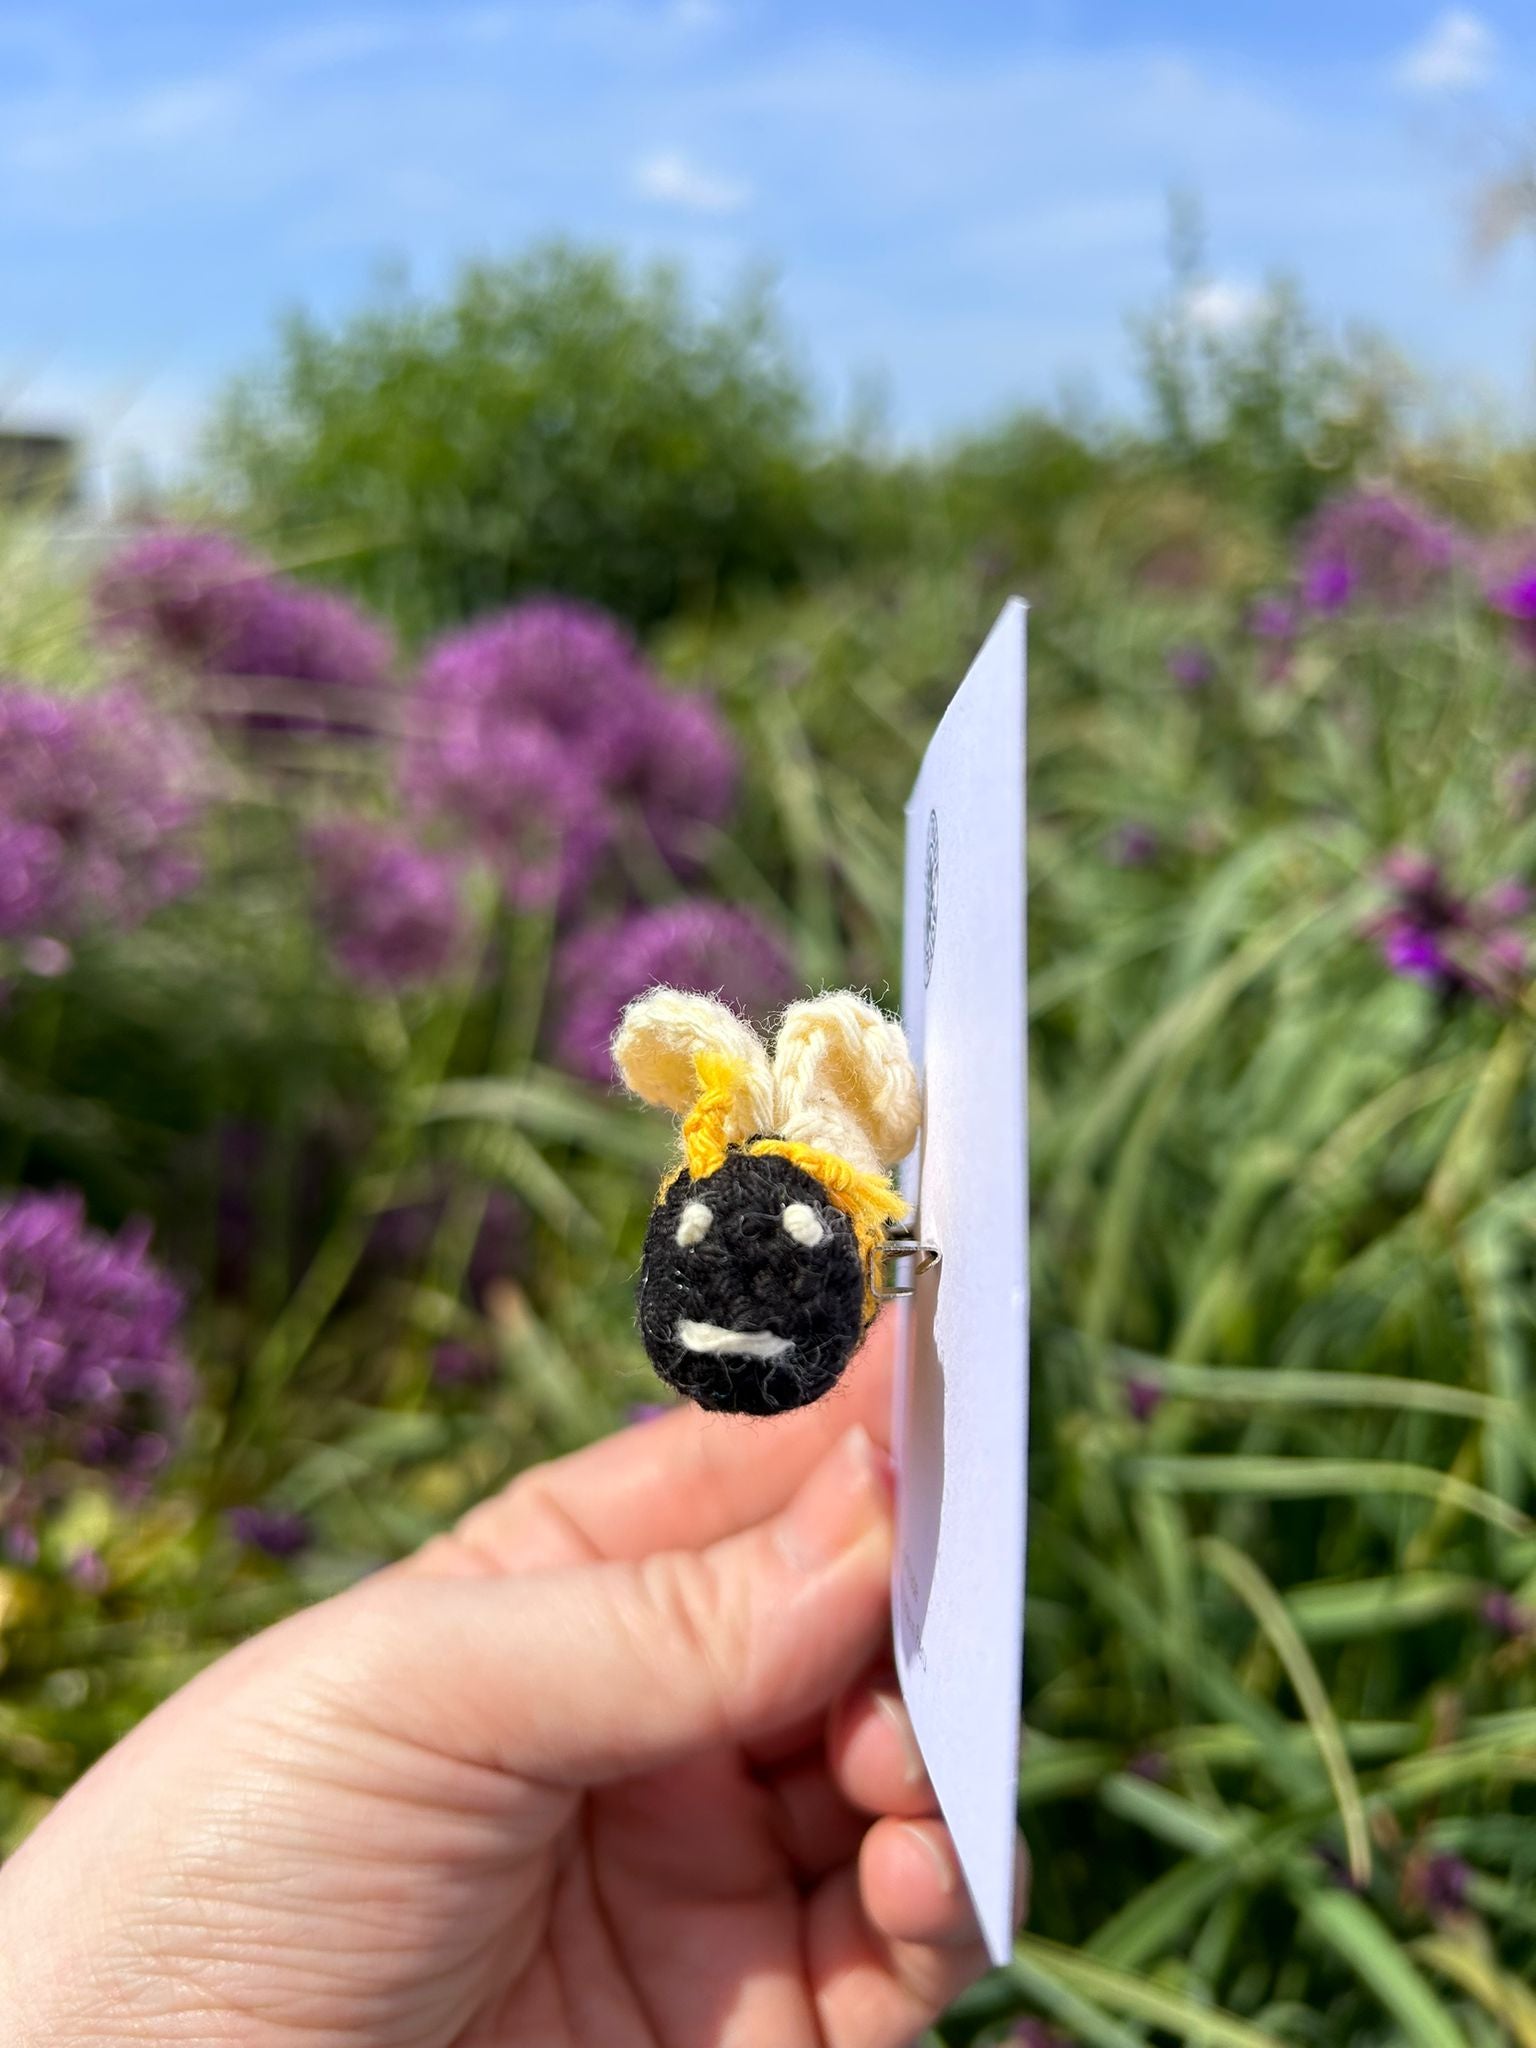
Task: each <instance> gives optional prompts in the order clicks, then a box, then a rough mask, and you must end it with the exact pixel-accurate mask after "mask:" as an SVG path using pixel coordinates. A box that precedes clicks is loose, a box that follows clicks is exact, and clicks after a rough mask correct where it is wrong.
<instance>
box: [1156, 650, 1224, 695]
mask: <svg viewBox="0 0 1536 2048" xmlns="http://www.w3.org/2000/svg"><path fill="white" fill-rule="evenodd" d="M1164 659H1165V661H1166V664H1167V668H1168V673H1169V675H1171V676H1172V677H1173V680H1174V681H1175V682H1176V683H1177V684H1178V686H1179V688H1180V689H1181V690H1191V691H1193V690H1203V689H1204V688H1205V687H1206V686H1207V684H1209V683H1211V682H1213V681H1214V680H1215V676H1216V662H1215V659H1214V657H1213V656H1212V654H1211V651H1210V649H1209V648H1208V647H1202V646H1201V645H1200V643H1199V641H1197V640H1189V641H1185V642H1184V644H1183V645H1182V646H1179V647H1170V648H1169V650H1168V652H1167V654H1166V656H1165V657H1164Z"/></svg>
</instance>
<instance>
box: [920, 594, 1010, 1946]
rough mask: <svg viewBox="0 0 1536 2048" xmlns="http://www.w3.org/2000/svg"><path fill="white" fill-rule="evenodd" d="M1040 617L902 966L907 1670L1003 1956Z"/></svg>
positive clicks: (933, 1762) (980, 710)
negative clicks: (917, 1252) (1027, 751)
mask: <svg viewBox="0 0 1536 2048" xmlns="http://www.w3.org/2000/svg"><path fill="white" fill-rule="evenodd" d="M1025 617H1026V613H1025V607H1024V605H1023V603H1022V602H1021V601H1020V600H1019V599H1017V598H1014V599H1010V601H1009V602H1008V604H1007V605H1006V606H1005V608H1004V610H1003V612H1002V614H1001V616H1000V617H999V619H998V621H997V623H996V625H995V626H994V627H993V629H992V631H991V633H990V634H989V635H988V637H987V640H986V643H985V644H984V646H983V647H982V649H981V652H980V653H979V654H978V655H977V657H976V660H975V662H974V663H973V664H972V666H971V669H970V672H969V673H968V674H967V676H966V678H965V681H964V682H963V683H962V684H961V686H960V688H959V690H958V691H957V692H956V693H955V696H954V698H953V699H952V701H951V703H950V705H949V708H948V710H947V711H946V712H945V714H944V717H943V720H942V721H941V723H940V725H939V727H938V730H937V731H936V732H935V734H934V736H933V739H932V741H931V742H930V744H929V747H928V751H927V753H926V754H925V755H924V757H923V763H922V767H921V769H920V770H919V773H918V778H917V782H916V784H915V786H914V788H913V791H912V796H911V800H910V802H909V803H908V806H907V835H906V874H905V931H904V944H903V967H902V992H903V1002H902V1015H903V1022H904V1024H905V1026H906V1031H907V1035H908V1039H909V1041H910V1043H911V1047H912V1055H913V1058H914V1060H915V1061H916V1063H917V1068H918V1072H919V1074H920V1075H921V1077H922V1083H923V1132H922V1137H921V1139H920V1141H919V1146H918V1149H917V1150H916V1151H915V1152H914V1154H913V1156H912V1158H911V1159H909V1160H908V1161H907V1164H906V1167H905V1169H904V1182H903V1185H904V1187H905V1190H906V1192H907V1194H908V1195H909V1197H911V1198H912V1199H913V1201H914V1203H915V1206H916V1215H915V1219H914V1225H913V1227H914V1230H915V1232H916V1234H917V1235H918V1236H920V1237H921V1238H923V1239H924V1240H925V1241H927V1242H929V1243H932V1244H934V1245H936V1246H937V1248H938V1250H939V1252H940V1255H941V1256H940V1260H939V1263H938V1264H937V1265H936V1266H935V1267H933V1268H932V1269H931V1270H929V1271H928V1272H926V1273H924V1274H922V1275H921V1276H920V1277H917V1278H916V1279H915V1280H914V1282H913V1287H914V1291H913V1294H912V1296H911V1298H910V1299H908V1300H905V1301H903V1302H902V1303H901V1306H900V1310H899V1315H900V1327H899V1331H898V1355H899V1358H900V1361H901V1365H900V1371H899V1374H898V1382H897V1396H896V1435H895V1442H896V1446H897V1551H896V1564H895V1571H894V1574H893V1579H892V1589H891V1599H892V1621H893V1626H894V1632H895V1642H896V1666H897V1672H898V1675H899V1677H900V1680H901V1687H902V1692H903V1695H904V1697H905V1699H906V1702H907V1706H908V1709H909V1711H910V1713H911V1716H912V1724H913V1727H914V1728H915V1730H916V1733H917V1739H918V1743H919V1745H920V1747H921V1749H922V1753H923V1759H924V1761H925V1763H926V1764H927V1766H928V1774H929V1777H930V1778H931V1780H932V1782H933V1787H934V1791H935V1792H936V1793H937V1795H938V1800H939V1804H940V1807H941V1808H942V1810H943V1814H944V1818H945V1820H946V1821H947V1822H948V1824H949V1828H950V1832H951V1834H952V1835H953V1837H954V1841H955V1847H956V1849H957V1851H958V1853H959V1857H960V1864H961V1868H962V1870H963V1872H964V1875H965V1880H966V1884H967V1886H968V1887H969V1889H970V1893H971V1897H972V1900H973V1902H974V1904H975V1907H976V1911H977V1916H978V1918H979V1920H980V1922H981V1927H982V1932H983V1934H984V1935H985V1937H986V1943H987V1947H988V1950H989V1951H990V1953H991V1955H992V1957H993V1960H994V1961H996V1962H999V1963H1001V1962H1005V1961H1006V1960H1007V1959H1008V1957H1009V1955H1010V1954H1011V1952H1012V1945H1013V1883H1014V1843H1015V1826H1016V1821H1015V1816H1016V1811H1017V1807H1016V1802H1017V1788H1018V1770H1019V1678H1020V1663H1021V1654H1022V1641H1023V1626H1024V1535H1025V1497H1026V1484H1025V1437H1026V1431H1027V1427H1028V1378H1029V1247H1028V1231H1029V1188H1028V1182H1029V1176H1028V1131H1027V1094H1026V1085H1025V1028H1026V1027H1025V948H1024V918H1025V909H1024V900H1025V899H1024V813H1025V795H1024V725H1025V702H1026V683H1025ZM894 1270H895V1277H896V1278H897V1279H898V1280H900V1281H905V1280H907V1279H908V1278H909V1277H911V1275H910V1266H909V1265H908V1264H907V1263H906V1262H897V1264H896V1266H895V1269H894Z"/></svg>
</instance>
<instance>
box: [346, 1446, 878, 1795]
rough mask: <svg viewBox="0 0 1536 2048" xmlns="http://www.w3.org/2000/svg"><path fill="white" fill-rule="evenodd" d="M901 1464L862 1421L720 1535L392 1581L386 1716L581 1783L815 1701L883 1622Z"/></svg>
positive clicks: (731, 1734) (753, 1728) (830, 1692)
mask: <svg viewBox="0 0 1536 2048" xmlns="http://www.w3.org/2000/svg"><path fill="white" fill-rule="evenodd" d="M889 1469H890V1468H889V1461H888V1460H887V1459H886V1458H885V1457H884V1455H883V1453H881V1452H880V1451H878V1450H877V1449H876V1448H875V1445H874V1444H873V1442H872V1441H871V1439H870V1437H869V1435H868V1432H867V1431H866V1430H864V1429H863V1428H862V1426H860V1427H856V1428H854V1429H851V1430H850V1431H849V1432H848V1434H847V1435H846V1436H845V1437H843V1438H842V1439H841V1441H840V1442H839V1443H838V1444H837V1445H836V1447H835V1448H834V1449H833V1450H832V1451H830V1452H829V1453H828V1455H827V1456H826V1458H825V1459H823V1461H822V1462H821V1463H820V1464H819V1465H818V1466H817V1467H816V1468H815V1469H814V1470H813V1471H812V1472H811V1474H810V1476H809V1477H808V1478H807V1479H806V1481H805V1482H804V1484H803V1485H802V1486H801V1488H800V1491H799V1492H798V1493H797V1494H796V1495H795V1496H794V1498H793V1499H792V1500H791V1501H790V1502H789V1504H788V1506H787V1507H785V1508H784V1509H783V1511H782V1512H781V1513H779V1514H777V1515H775V1516H774V1517H772V1518H771V1519H770V1520H769V1521H766V1522H763V1523H760V1524H759V1525H758V1526H757V1527H756V1528H754V1529H750V1530H747V1531H746V1532H745V1533H743V1534H741V1535H737V1536H732V1537H729V1538H727V1539H726V1540H724V1541H723V1542H720V1543H717V1544H715V1545H713V1546H712V1547H710V1548H708V1549H705V1550H699V1551H684V1550H674V1551H662V1552H659V1553H658V1554H657V1555H655V1556H652V1557H647V1558H642V1559H639V1560H637V1561H634V1562H624V1563H603V1564H593V1565H581V1566H576V1567H574V1568H572V1569H570V1570H565V1571H553V1572H546V1573H539V1574H535V1575H532V1576H529V1577H526V1578H508V1579H496V1578H484V1579H480V1578H465V1579H449V1580H441V1579H434V1580H428V1579H401V1580H398V1581H396V1582H395V1583H394V1584H393V1585H392V1586H390V1587H388V1588H387V1589H386V1588H384V1587H382V1586H381V1587H380V1588H379V1590H380V1592H381V1593H386V1594H387V1598H388V1601H389V1602H390V1604H391V1607H392V1614H391V1615H389V1616H384V1615H381V1616H380V1617H378V1619H379V1620H380V1621H382V1622H383V1623H384V1628H383V1631H382V1635H380V1634H375V1633H374V1632H373V1631H370V1634H371V1635H372V1637H373V1641H374V1643H375V1645H376V1646H377V1647H378V1648H379V1649H380V1650H382V1651H383V1653H384V1657H385V1661H386V1663H387V1664H388V1666H389V1667H390V1668H389V1669H387V1670H381V1671H379V1673H378V1677H379V1678H380V1680H381V1681H382V1686H381V1688H380V1690H381V1692H382V1693H384V1694H385V1695H387V1696H389V1697H391V1699H392V1706H391V1711H390V1719H391V1722H392V1723H393V1724H394V1725H395V1727H396V1728H397V1729H398V1731H399V1732H400V1733H401V1734H402V1735H405V1736H407V1737H408V1739H411V1740H414V1741H417V1742H420V1743H422V1744H423V1745H424V1746H427V1747H430V1748H432V1749H435V1750H439V1751H443V1750H448V1751H450V1752H451V1753H453V1754H455V1755H457V1756H460V1757H462V1758H464V1759H465V1760H466V1761H474V1762H480V1763H488V1764H494V1765H495V1766H497V1767H498V1768H500V1769H502V1770H506V1771H513V1772H517V1773H519V1774H526V1775H527V1776H530V1777H536V1778H539V1779H541V1780H542V1781H543V1782H545V1783H547V1784H564V1785H570V1786H577V1785H595V1784H600V1783H602V1782H604V1781H605V1780H608V1779H613V1778H619V1777H625V1776H628V1775H629V1774H631V1773H633V1772H635V1771H640V1770H653V1769H656V1768H658V1767H660V1766H662V1765H664V1764H668V1763H672V1762H676V1761H677V1760H679V1759H680V1758H682V1757H684V1756H687V1755H690V1754H692V1753H694V1752H695V1751H698V1750H702V1749H706V1748H709V1747H712V1746H715V1745H718V1744H721V1743H725V1742H740V1741H749V1740H754V1739H757V1738H760V1737H762V1736H765V1735H769V1734H772V1733H774V1732H775V1731H777V1730H778V1729H780V1728H784V1727H787V1726H789V1725H791V1724H792V1723H794V1722H796V1721H798V1720H801V1719H803V1718H804V1717H805V1716H806V1715H809V1714H814V1713H816V1712H817V1711H819V1710H820V1709H821V1708H823V1707H825V1706H827V1705H829V1704H830V1703H831V1701H832V1700H833V1698H834V1697H835V1696H836V1694H837V1693H838V1692H839V1691H841V1690H842V1688H843V1687H844V1686H845V1685H847V1684H848V1683H850V1682H851V1681H852V1679H854V1678H855V1677H856V1676H857V1675H858V1673H859V1671H860V1670H862V1669H863V1668H864V1666H865V1665H867V1664H868V1663H869V1661H870V1659H871V1658H872V1657H873V1656H874V1654H875V1652H876V1650H877V1648H878V1646H879V1644H880V1642H881V1639H882V1637H883V1635H884V1633H885V1630H886V1626H887V1615H888V1597H889V1574H890V1563H891V1540H892V1526H891V1487H890V1479H889ZM402 1655H403V1658H404V1662H403V1663H402V1662H401V1661H400V1659H401V1657H402ZM370 1661H371V1660H370Z"/></svg>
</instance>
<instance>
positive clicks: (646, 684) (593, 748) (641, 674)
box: [416, 598, 654, 782]
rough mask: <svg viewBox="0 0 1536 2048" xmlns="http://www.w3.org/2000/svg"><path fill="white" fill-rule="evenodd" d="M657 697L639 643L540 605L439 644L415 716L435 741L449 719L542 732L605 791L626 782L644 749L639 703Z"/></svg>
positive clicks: (562, 608)
mask: <svg viewBox="0 0 1536 2048" xmlns="http://www.w3.org/2000/svg"><path fill="white" fill-rule="evenodd" d="M653 688H654V683H653V681H652V677H651V672H650V670H649V669H648V668H647V666H646V664H645V661H644V659H643V657H642V655H641V653H640V650H639V648H638V647H637V646H636V645H635V642H634V640H633V639H632V637H631V636H630V635H629V633H627V632H626V631H625V629H624V628H623V627H622V626H621V625H619V623H618V622H617V620H615V619H611V618H609V616H608V615H607V613H606V612H601V611H598V610H597V609H596V608H595V607H594V606H591V605H584V604H573V603H570V602H568V601H567V600H565V599H559V598H537V599H534V600H533V601H531V602H529V603H527V604H520V605H514V606H513V607H512V609H511V610H510V611H504V612H498V613H496V614H495V615H494V616H493V617H491V618H488V619H482V620H480V621H478V622H477V623H476V624H475V625H472V626H468V627H465V628H464V629H463V630H462V631H461V632H457V633H450V634H448V635H446V637H445V638H443V639H441V640H439V641H438V642H437V644H436V646H435V647H434V648H432V649H431V650H430V652H429V653H428V655H427V658H426V662H425V664H424V665H423V668H422V671H421V680H420V682H419V684H418V685H417V689H416V710H417V712H418V714H419V716H420V718H421V720H422V725H423V730H424V732H425V734H426V736H427V738H428V740H429V741H430V739H431V737H432V734H433V732H434V731H435V729H437V728H438V727H439V726H440V725H441V724H442V722H443V721H444V720H447V721H448V722H449V723H451V724H452V723H458V722H459V721H462V720H464V719H466V718H467V719H468V720H469V721H470V722H471V723H472V724H473V726H474V727H475V728H476V730H478V731H481V732H490V731H494V730H495V729H496V728H498V727H500V726H503V725H512V726H517V727H523V726H530V725H531V726H536V727H538V728H539V729H540V730H542V731H544V732H548V733H552V734H554V736H555V737H556V738H557V739H561V740H564V741H566V742H567V744H568V746H569V748H570V750H571V751H572V753H573V754H574V755H575V756H576V758H577V759H578V760H579V761H580V762H581V763H582V765H583V766H584V767H585V768H586V769H587V771H588V773H589V774H591V775H593V776H595V777H596V779H597V780H599V781H600V782H607V781H608V780H610V779H611V778H612V777H613V776H615V775H617V774H622V773H623V772H624V770H625V769H626V768H627V766H628V763H629V757H630V754H631V750H632V749H633V747H634V746H635V743H636V733H635V719H634V717H633V711H634V708H635V700H636V698H644V697H645V696H646V694H647V693H648V692H649V691H650V690H652V689H653Z"/></svg>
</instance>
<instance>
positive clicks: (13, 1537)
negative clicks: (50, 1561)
mask: <svg viewBox="0 0 1536 2048" xmlns="http://www.w3.org/2000/svg"><path fill="white" fill-rule="evenodd" d="M4 1550H5V1554H6V1556H7V1557H8V1558H9V1559H10V1561H11V1563H12V1564H19V1565H33V1564H36V1563H37V1560H38V1558H39V1556H40V1555H41V1553H42V1545H41V1544H40V1543H39V1542H38V1540H37V1531H36V1530H35V1529H34V1528H33V1527H32V1524H31V1523H30V1522H12V1523H10V1524H9V1525H8V1526H7V1528H6V1531H5V1542H4Z"/></svg>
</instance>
